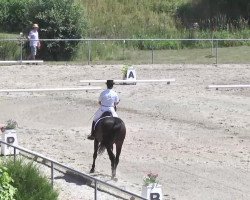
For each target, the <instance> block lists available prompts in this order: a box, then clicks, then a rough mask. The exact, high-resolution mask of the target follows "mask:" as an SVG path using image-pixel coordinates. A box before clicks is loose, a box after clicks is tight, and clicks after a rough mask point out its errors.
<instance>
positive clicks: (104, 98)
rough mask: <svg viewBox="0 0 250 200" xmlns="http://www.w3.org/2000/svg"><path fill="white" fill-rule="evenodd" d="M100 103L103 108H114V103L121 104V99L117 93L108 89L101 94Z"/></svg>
mask: <svg viewBox="0 0 250 200" xmlns="http://www.w3.org/2000/svg"><path fill="white" fill-rule="evenodd" d="M99 101H100V102H101V105H102V106H105V107H114V103H118V102H119V97H118V95H117V93H116V92H115V91H113V90H111V89H106V90H104V91H103V92H102V93H101V94H100V97H99Z"/></svg>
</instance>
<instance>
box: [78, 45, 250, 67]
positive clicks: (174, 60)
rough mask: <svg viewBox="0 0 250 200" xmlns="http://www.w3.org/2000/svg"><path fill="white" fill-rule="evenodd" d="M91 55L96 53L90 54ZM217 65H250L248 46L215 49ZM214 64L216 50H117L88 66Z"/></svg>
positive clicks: (84, 60) (86, 59) (82, 62)
mask: <svg viewBox="0 0 250 200" xmlns="http://www.w3.org/2000/svg"><path fill="white" fill-rule="evenodd" d="M91 53H92V54H93V55H95V54H96V52H93V49H92V52H91ZM217 55H218V59H217V62H218V63H219V64H227V63H242V64H247V63H250V57H249V55H250V46H238V47H223V48H218V49H217ZM152 57H153V63H154V64H215V63H216V48H213V49H212V48H202V49H197V48H195V49H179V50H154V51H153V55H152V50H138V49H133V48H130V49H122V48H120V49H118V50H117V52H116V53H115V54H114V55H113V57H112V59H111V58H110V59H106V58H99V57H98V58H97V59H95V58H94V57H93V56H92V61H91V62H90V64H152ZM76 63H80V64H88V56H86V55H84V56H82V57H81V59H78V60H77V61H76Z"/></svg>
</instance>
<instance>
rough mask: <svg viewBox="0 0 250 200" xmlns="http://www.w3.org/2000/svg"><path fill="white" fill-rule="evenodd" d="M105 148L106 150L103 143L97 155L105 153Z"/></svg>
mask: <svg viewBox="0 0 250 200" xmlns="http://www.w3.org/2000/svg"><path fill="white" fill-rule="evenodd" d="M105 148H106V145H105V143H103V142H101V143H100V144H99V146H98V150H97V153H98V154H102V153H103V152H104V151H105Z"/></svg>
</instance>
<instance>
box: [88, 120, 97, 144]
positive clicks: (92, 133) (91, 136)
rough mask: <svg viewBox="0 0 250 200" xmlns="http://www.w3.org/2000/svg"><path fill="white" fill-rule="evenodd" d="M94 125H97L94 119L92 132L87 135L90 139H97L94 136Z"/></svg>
mask: <svg viewBox="0 0 250 200" xmlns="http://www.w3.org/2000/svg"><path fill="white" fill-rule="evenodd" d="M94 126H95V122H94V121H93V122H92V127H91V133H90V134H89V135H88V137H87V138H88V139H89V140H94V139H95V137H94Z"/></svg>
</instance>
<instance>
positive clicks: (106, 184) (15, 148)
mask: <svg viewBox="0 0 250 200" xmlns="http://www.w3.org/2000/svg"><path fill="white" fill-rule="evenodd" d="M0 144H1V145H8V146H11V147H13V148H14V162H16V157H17V153H16V152H17V150H19V151H20V152H25V153H27V154H30V155H33V156H36V157H39V158H42V159H43V160H45V161H49V162H50V163H51V165H50V168H51V184H52V187H53V185H54V171H55V166H58V167H61V168H64V169H66V170H69V171H71V172H73V173H75V174H77V175H80V176H82V177H84V178H86V179H88V180H91V181H94V199H95V200H97V199H98V198H97V192H98V186H97V184H98V183H101V184H103V185H105V186H108V187H110V188H112V189H115V190H118V191H120V192H122V193H124V194H126V195H130V196H131V197H130V199H133V200H135V199H142V200H147V199H146V198H144V197H141V196H139V195H137V194H134V193H132V192H129V191H127V190H124V189H122V188H119V187H117V186H114V185H112V184H109V183H106V182H104V181H102V180H99V179H97V178H94V177H92V176H89V175H87V174H85V173H82V172H80V171H78V170H75V169H73V168H71V167H68V166H66V165H64V164H61V163H59V162H57V161H55V160H53V159H51V158H48V157H46V156H43V155H42V154H39V153H37V152H34V151H31V150H28V149H26V148H23V147H20V146H15V145H12V144H9V143H7V142H4V141H2V140H0ZM40 164H43V165H46V164H45V163H40ZM46 166H47V167H48V165H46Z"/></svg>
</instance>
